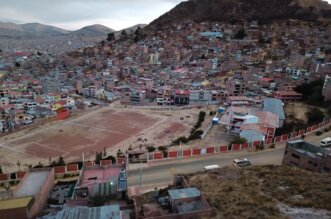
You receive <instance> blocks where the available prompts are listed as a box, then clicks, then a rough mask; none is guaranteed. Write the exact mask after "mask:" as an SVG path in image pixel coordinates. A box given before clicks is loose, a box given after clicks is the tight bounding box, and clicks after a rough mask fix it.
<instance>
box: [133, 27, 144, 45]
mask: <svg viewBox="0 0 331 219" xmlns="http://www.w3.org/2000/svg"><path fill="white" fill-rule="evenodd" d="M143 37H144V34H143V31H142V29H141V27H140V26H138V28H137V29H136V31H135V32H134V41H135V42H138V41H140V40H141V39H142V38H143Z"/></svg>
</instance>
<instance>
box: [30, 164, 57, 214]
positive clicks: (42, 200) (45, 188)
mask: <svg viewBox="0 0 331 219" xmlns="http://www.w3.org/2000/svg"><path fill="white" fill-rule="evenodd" d="M47 169H49V170H50V172H49V174H48V176H47V178H46V180H45V182H44V184H43V185H42V187H41V188H40V191H39V193H38V194H36V195H35V201H34V203H33V205H32V207H31V208H30V210H29V213H28V214H29V219H30V218H35V217H36V216H37V215H38V214H40V213H41V212H42V210H43V209H44V208H45V207H46V206H47V199H48V195H49V193H50V191H51V190H52V188H53V186H54V169H53V168H47Z"/></svg>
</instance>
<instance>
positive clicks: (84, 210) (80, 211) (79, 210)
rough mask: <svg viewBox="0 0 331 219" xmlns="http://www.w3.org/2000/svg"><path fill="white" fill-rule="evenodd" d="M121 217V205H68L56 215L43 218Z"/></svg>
mask: <svg viewBox="0 0 331 219" xmlns="http://www.w3.org/2000/svg"><path fill="white" fill-rule="evenodd" d="M109 218H111V219H120V218H121V216H120V207H119V205H108V206H102V207H92V208H89V207H73V208H70V207H67V208H64V209H63V210H62V211H60V212H58V213H57V214H56V215H47V216H44V217H43V219H109Z"/></svg>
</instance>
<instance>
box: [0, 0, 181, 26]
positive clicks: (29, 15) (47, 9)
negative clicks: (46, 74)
mask: <svg viewBox="0 0 331 219" xmlns="http://www.w3.org/2000/svg"><path fill="white" fill-rule="evenodd" d="M180 2H181V0H56V1H54V0H24V1H22V0H10V1H8V0H0V5H1V7H0V20H2V21H5V20H20V21H24V22H39V23H44V24H50V25H57V26H59V27H62V28H67V29H78V28H80V27H82V26H85V25H91V24H95V23H99V24H103V25H107V26H109V27H111V28H114V29H123V28H126V27H128V26H132V25H135V24H138V23H150V22H151V21H152V20H154V19H155V18H157V17H159V16H160V15H162V14H163V13H165V12H167V11H169V10H170V9H171V8H173V7H174V6H175V5H177V4H178V3H180Z"/></svg>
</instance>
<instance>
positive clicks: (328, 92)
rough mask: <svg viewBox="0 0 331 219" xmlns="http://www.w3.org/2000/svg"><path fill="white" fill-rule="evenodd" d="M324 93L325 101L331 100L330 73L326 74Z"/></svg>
mask: <svg viewBox="0 0 331 219" xmlns="http://www.w3.org/2000/svg"><path fill="white" fill-rule="evenodd" d="M322 95H323V96H324V101H331V77H330V76H328V75H326V76H325V80H324V85H323V90H322Z"/></svg>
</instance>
